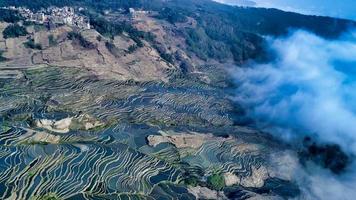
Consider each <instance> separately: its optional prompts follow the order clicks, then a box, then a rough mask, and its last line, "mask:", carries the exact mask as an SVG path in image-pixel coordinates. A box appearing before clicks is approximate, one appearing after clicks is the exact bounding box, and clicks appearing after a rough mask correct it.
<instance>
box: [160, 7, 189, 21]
mask: <svg viewBox="0 0 356 200" xmlns="http://www.w3.org/2000/svg"><path fill="white" fill-rule="evenodd" d="M183 13H184V12H183V11H180V10H174V9H171V8H163V9H162V10H160V11H159V14H158V16H157V18H159V19H164V20H167V21H168V22H170V23H172V24H174V23H177V22H186V21H187V17H186V16H185V15H184V14H183Z"/></svg>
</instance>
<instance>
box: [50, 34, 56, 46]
mask: <svg viewBox="0 0 356 200" xmlns="http://www.w3.org/2000/svg"><path fill="white" fill-rule="evenodd" d="M48 42H49V46H51V47H52V46H56V45H57V41H56V39H55V38H54V36H53V35H49V36H48Z"/></svg>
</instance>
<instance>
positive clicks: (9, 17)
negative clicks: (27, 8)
mask: <svg viewBox="0 0 356 200" xmlns="http://www.w3.org/2000/svg"><path fill="white" fill-rule="evenodd" d="M21 19H23V18H22V17H21V16H20V15H19V14H18V12H16V11H13V10H6V9H0V22H7V23H16V22H18V21H20V20H21Z"/></svg>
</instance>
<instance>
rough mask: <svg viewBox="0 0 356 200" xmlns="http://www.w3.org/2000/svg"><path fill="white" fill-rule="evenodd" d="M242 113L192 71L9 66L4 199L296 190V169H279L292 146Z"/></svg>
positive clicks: (1, 182) (1, 96)
mask: <svg viewBox="0 0 356 200" xmlns="http://www.w3.org/2000/svg"><path fill="white" fill-rule="evenodd" d="M238 112H239V111H236V106H235V105H233V103H232V102H231V101H230V100H229V98H228V95H227V94H226V93H225V92H224V90H223V89H222V88H219V87H212V86H211V85H209V84H205V83H202V82H198V81H196V80H195V79H194V78H191V79H180V78H179V77H174V78H172V81H170V82H169V83H157V82H146V83H142V82H134V81H125V82H123V81H115V80H107V79H106V80H104V79H100V78H98V77H96V76H94V75H92V74H90V73H89V72H88V71H85V70H81V69H78V68H63V67H61V68H57V67H39V68H33V69H23V70H22V69H19V70H9V72H5V71H4V72H3V73H2V74H1V76H0V123H1V127H0V149H1V150H0V199H196V198H201V199H208V198H220V199H227V198H230V199H248V198H249V197H252V196H257V197H258V196H259V195H267V196H268V195H270V196H282V197H293V196H294V195H296V194H298V192H299V191H298V188H296V186H295V185H294V184H293V183H292V182H291V181H290V180H289V179H290V177H288V171H286V172H285V173H284V174H283V173H282V172H281V171H279V168H280V166H284V167H286V169H287V170H288V169H289V168H293V166H294V165H295V163H294V161H293V160H290V159H288V156H289V155H288V150H286V148H285V147H283V145H280V144H279V143H278V142H276V141H274V140H271V139H270V138H269V137H268V135H266V134H261V133H259V132H258V131H255V130H253V129H251V128H246V127H241V126H238V125H236V120H237V119H236V118H237V117H236V115H238ZM276 156H278V158H279V159H274V158H275V157H276ZM283 156H285V157H286V159H281V157H283ZM276 185H278V187H276Z"/></svg>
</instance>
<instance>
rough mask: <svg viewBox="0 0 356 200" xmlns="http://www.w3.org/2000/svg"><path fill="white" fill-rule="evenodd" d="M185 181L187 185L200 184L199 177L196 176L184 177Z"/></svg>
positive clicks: (194, 185)
mask: <svg viewBox="0 0 356 200" xmlns="http://www.w3.org/2000/svg"><path fill="white" fill-rule="evenodd" d="M184 183H185V184H186V185H190V186H193V187H196V186H197V185H198V179H197V178H196V177H189V178H187V179H184Z"/></svg>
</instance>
